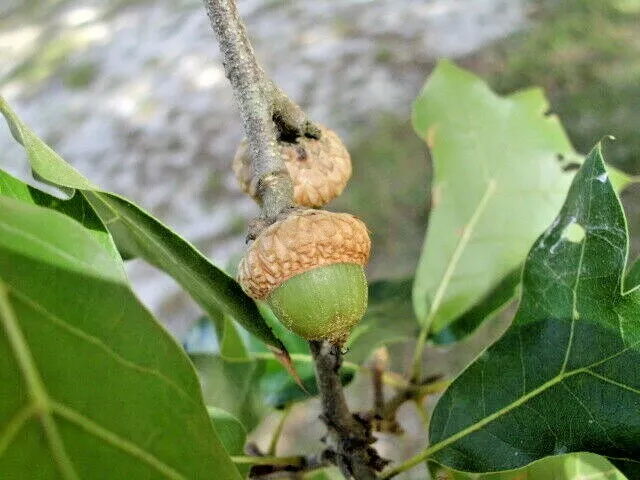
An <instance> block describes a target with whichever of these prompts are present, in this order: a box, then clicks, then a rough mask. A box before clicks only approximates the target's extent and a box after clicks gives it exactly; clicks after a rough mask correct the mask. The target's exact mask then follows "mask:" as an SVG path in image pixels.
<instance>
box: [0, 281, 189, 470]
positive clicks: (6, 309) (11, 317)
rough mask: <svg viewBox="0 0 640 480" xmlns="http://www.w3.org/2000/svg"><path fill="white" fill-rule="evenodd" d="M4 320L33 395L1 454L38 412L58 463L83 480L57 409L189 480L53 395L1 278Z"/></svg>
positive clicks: (6, 434)
mask: <svg viewBox="0 0 640 480" xmlns="http://www.w3.org/2000/svg"><path fill="white" fill-rule="evenodd" d="M0 324H1V325H3V326H4V330H5V332H6V335H7V338H8V340H9V344H10V346H11V348H12V349H13V354H14V356H15V359H16V361H17V363H18V367H19V368H20V370H21V372H22V375H23V376H24V378H25V382H26V386H27V392H28V395H29V397H30V398H31V404H29V405H26V406H25V407H23V408H22V409H21V410H19V411H18V412H17V414H16V415H14V417H13V418H12V419H11V420H10V421H9V423H8V424H7V428H5V430H4V431H3V432H2V434H1V435H0V447H2V448H0V456H1V455H2V454H3V453H4V451H6V448H8V446H9V445H10V443H11V441H12V439H13V438H15V435H16V434H17V433H18V432H19V430H20V429H21V428H22V426H23V425H24V424H25V423H26V422H27V420H28V419H29V418H31V417H32V416H34V415H37V416H38V417H39V418H40V422H41V423H42V428H43V429H44V431H45V435H46V437H47V440H48V442H49V447H50V448H51V451H52V454H53V456H54V459H55V461H56V464H57V466H58V468H59V470H60V473H61V474H62V476H63V478H65V479H66V480H80V477H79V476H78V474H77V472H76V471H75V469H74V466H73V462H72V460H71V458H70V457H69V455H68V454H67V452H66V450H65V447H64V442H63V440H62V437H61V436H60V433H59V432H58V429H57V427H56V424H55V420H54V417H53V413H56V414H58V415H60V416H61V417H62V418H64V419H66V420H67V421H69V422H71V423H73V424H75V425H77V426H79V427H80V428H82V429H83V430H84V431H85V432H87V433H88V434H90V435H93V436H94V437H96V438H98V439H100V440H102V441H103V442H105V443H108V444H110V445H112V446H114V447H116V448H118V449H120V450H121V451H123V452H125V453H127V454H129V455H131V456H133V457H135V458H138V459H140V460H141V461H143V462H144V463H146V464H147V465H149V466H151V467H153V468H154V469H155V470H156V471H157V472H159V473H160V474H162V475H163V476H165V477H166V478H169V479H171V480H186V478H185V477H184V476H183V475H181V474H180V473H179V472H177V471H176V470H174V469H173V468H171V467H170V466H168V465H167V464H165V463H164V462H162V461H161V460H159V459H158V458H157V457H155V456H154V455H153V454H151V453H150V452H147V451H146V450H144V449H142V448H140V447H138V446H137V445H135V444H134V443H133V442H131V441H129V440H126V439H124V438H122V437H120V436H119V435H117V434H115V433H114V432H112V431H110V430H109V429H107V428H105V427H103V426H101V425H99V424H97V423H95V422H93V421H91V420H89V419H88V418H87V417H85V416H84V415H82V414H80V413H79V412H76V411H75V410H73V409H71V408H69V407H67V406H65V405H63V404H61V403H59V402H56V401H54V400H52V399H51V397H50V396H49V393H48V392H47V389H46V387H45V385H44V382H43V380H42V378H41V376H40V373H39V372H38V369H37V367H36V363H35V360H34V358H33V356H32V354H31V351H30V349H29V345H28V343H27V340H26V338H25V337H24V334H23V332H22V330H21V329H20V325H19V323H18V319H17V318H16V315H15V312H14V310H13V308H12V307H11V304H10V302H9V294H8V288H7V286H6V284H5V283H4V282H3V281H2V279H0Z"/></svg>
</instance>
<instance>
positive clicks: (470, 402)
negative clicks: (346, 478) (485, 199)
mask: <svg viewBox="0 0 640 480" xmlns="http://www.w3.org/2000/svg"><path fill="white" fill-rule="evenodd" d="M627 251H628V234H627V225H626V220H625V217H624V212H623V211H622V207H621V205H620V201H619V199H618V197H617V195H616V193H615V191H614V189H613V188H612V185H611V183H610V182H609V180H608V177H607V173H606V170H605V167H604V162H603V159H602V155H601V151H600V146H598V147H596V148H595V149H594V150H593V151H592V152H591V154H590V155H589V157H588V158H587V159H586V161H585V163H584V165H583V166H582V168H581V169H580V171H579V172H578V174H577V175H576V177H575V179H574V182H573V184H572V186H571V189H570V191H569V193H568V196H567V200H566V202H565V205H564V207H563V208H562V210H561V212H560V215H559V216H558V217H557V218H556V219H555V221H554V222H553V223H552V224H551V226H550V227H549V228H548V229H547V230H546V231H545V233H544V234H543V235H542V236H541V237H539V238H538V240H537V241H536V242H535V244H534V245H533V247H532V249H531V250H530V252H529V256H528V257H527V261H526V263H525V266H524V270H523V277H522V278H523V287H522V288H523V292H522V299H521V301H520V306H519V310H518V313H517V314H516V317H515V319H514V321H513V323H512V325H511V327H510V328H509V329H508V330H507V332H506V333H505V334H504V336H503V337H502V338H501V339H500V340H499V341H498V342H496V343H495V344H494V345H493V346H492V347H490V348H489V349H488V350H487V351H486V352H485V353H484V354H483V355H481V356H480V357H479V358H478V359H477V360H476V361H475V362H474V363H473V364H472V365H471V366H469V367H468V368H467V370H465V371H464V372H463V373H462V374H461V375H460V377H458V378H457V379H456V380H455V381H454V382H453V384H452V385H451V387H450V388H449V389H448V390H447V391H446V393H445V394H444V395H443V397H442V398H441V399H440V401H439V402H438V404H437V406H436V408H435V411H434V413H433V418H432V421H431V431H430V438H431V441H432V446H431V447H429V448H428V449H427V450H426V451H425V452H424V455H425V456H429V455H433V458H434V459H435V460H437V461H438V462H440V463H442V464H444V465H447V466H449V467H452V468H455V469H459V470H465V471H473V472H486V471H496V470H505V469H511V468H518V467H521V466H523V465H526V464H528V463H530V462H532V461H534V460H537V459H540V458H543V457H545V456H549V455H557V454H562V453H570V452H580V451H589V452H593V453H597V454H599V455H603V456H606V457H608V458H609V460H611V462H612V463H613V464H614V465H616V466H617V467H618V468H620V469H621V471H622V472H623V473H625V474H626V473H628V472H630V471H632V469H634V468H635V469H637V466H638V465H640V463H638V462H639V460H640V416H638V411H640V370H638V369H637V368H635V366H636V365H638V364H639V363H640V290H639V289H634V290H632V291H625V290H624V288H623V274H624V269H625V261H626V257H627ZM625 459H627V460H628V461H623V460H625ZM632 478H634V477H632Z"/></svg>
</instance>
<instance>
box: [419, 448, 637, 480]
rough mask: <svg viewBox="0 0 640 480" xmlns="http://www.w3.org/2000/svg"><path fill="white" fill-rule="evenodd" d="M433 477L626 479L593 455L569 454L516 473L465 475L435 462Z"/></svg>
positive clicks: (460, 479)
mask: <svg viewBox="0 0 640 480" xmlns="http://www.w3.org/2000/svg"><path fill="white" fill-rule="evenodd" d="M431 471H432V473H433V478H436V479H438V480H525V479H531V480H537V479H539V480H627V477H626V476H624V475H623V474H622V473H620V471H619V470H618V469H617V468H616V467H614V466H613V465H612V464H611V462H609V461H608V460H607V459H606V458H603V457H601V456H599V455H594V454H593V453H572V454H568V455H556V456H553V457H546V458H543V459H542V460H537V461H535V462H533V463H530V464H529V465H527V466H526V467H522V468H518V469H516V470H507V471H504V472H493V473H467V472H459V471H457V470H451V469H449V468H446V467H442V466H441V465H438V464H436V463H435V462H434V463H433V464H431Z"/></svg>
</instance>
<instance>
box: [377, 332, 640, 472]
mask: <svg viewBox="0 0 640 480" xmlns="http://www.w3.org/2000/svg"><path fill="white" fill-rule="evenodd" d="M638 345H640V340H639V341H637V342H635V343H633V344H631V345H629V346H627V347H625V348H624V349H622V350H621V351H619V352H618V353H616V354H614V355H611V356H609V357H607V358H605V359H603V360H599V361H597V362H594V363H592V364H590V365H587V366H585V367H581V368H577V369H575V370H571V371H568V372H567V371H565V372H561V373H559V374H558V375H556V376H555V377H553V378H552V379H550V380H548V381H546V382H545V383H543V384H542V385H540V386H539V387H537V388H535V389H534V390H531V391H530V392H528V393H527V394H525V395H522V396H521V397H519V398H518V399H517V400H515V401H513V402H511V403H510V404H509V405H507V406H505V407H503V408H501V409H500V410H498V411H497V412H494V413H492V414H491V415H489V416H487V417H485V418H483V419H482V420H480V421H478V422H476V423H474V424H472V425H469V426H468V427H466V428H464V429H463V430H460V431H459V432H458V433H455V434H453V435H451V436H449V437H447V438H445V439H444V440H441V441H439V442H437V443H435V444H433V445H431V446H430V447H429V448H427V449H425V450H424V451H423V452H422V453H421V454H420V458H421V460H420V461H422V460H425V459H427V458H428V457H430V456H431V455H433V454H434V453H436V452H438V451H440V450H442V449H443V448H445V447H447V446H449V445H451V444H452V443H455V442H457V441H458V440H460V439H461V438H464V437H466V436H467V435H470V434H472V433H473V432H476V431H478V430H480V429H481V428H483V427H485V426H486V425H488V424H489V423H491V422H493V421H494V420H497V419H498V418H500V417H502V416H503V415H505V414H507V413H509V412H510V411H512V410H514V409H515V408H517V407H519V406H521V405H524V404H525V403H526V402H528V401H529V400H531V399H532V398H534V397H536V396H538V395H540V394H541V393H543V392H545V391H546V390H548V389H549V388H551V387H553V386H555V385H557V384H559V383H561V382H563V381H564V380H566V379H567V378H570V377H573V376H575V375H578V374H587V375H591V376H593V377H595V378H597V379H599V380H601V381H603V382H607V383H610V384H612V385H615V386H617V387H618V388H624V389H625V390H628V391H630V392H633V393H635V394H637V395H640V390H639V389H634V388H632V387H629V386H628V385H623V384H620V383H619V382H616V381H614V380H611V379H609V378H607V377H605V376H603V375H600V374H598V373H596V372H593V371H592V370H591V369H592V368H594V367H597V366H600V365H603V364H605V363H607V362H609V361H611V360H613V359H615V358H617V357H619V356H620V355H622V354H624V353H625V352H627V351H629V350H631V349H633V348H635V347H637V346H638ZM383 478H385V477H383Z"/></svg>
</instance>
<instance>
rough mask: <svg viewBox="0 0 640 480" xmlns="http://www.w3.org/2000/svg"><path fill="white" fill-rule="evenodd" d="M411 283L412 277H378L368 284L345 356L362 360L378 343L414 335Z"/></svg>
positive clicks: (360, 361) (348, 358) (386, 343)
mask: <svg viewBox="0 0 640 480" xmlns="http://www.w3.org/2000/svg"><path fill="white" fill-rule="evenodd" d="M412 283H413V279H402V280H380V281H377V282H372V283H371V284H370V285H369V304H368V306H367V311H366V312H365V315H364V317H363V318H362V320H361V321H360V323H359V324H358V325H357V326H356V327H355V328H354V329H353V332H352V333H351V335H350V337H349V340H348V343H347V349H348V350H347V354H346V355H345V358H346V359H347V360H349V361H351V362H354V363H358V364H362V363H364V362H365V361H366V360H367V358H368V357H369V354H370V353H371V352H372V351H373V350H375V349H376V348H377V347H379V346H381V345H388V344H391V343H396V342H405V341H407V340H410V339H415V338H416V336H417V334H418V327H417V325H416V320H415V315H414V313H413V308H412V305H411V285H412Z"/></svg>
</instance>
